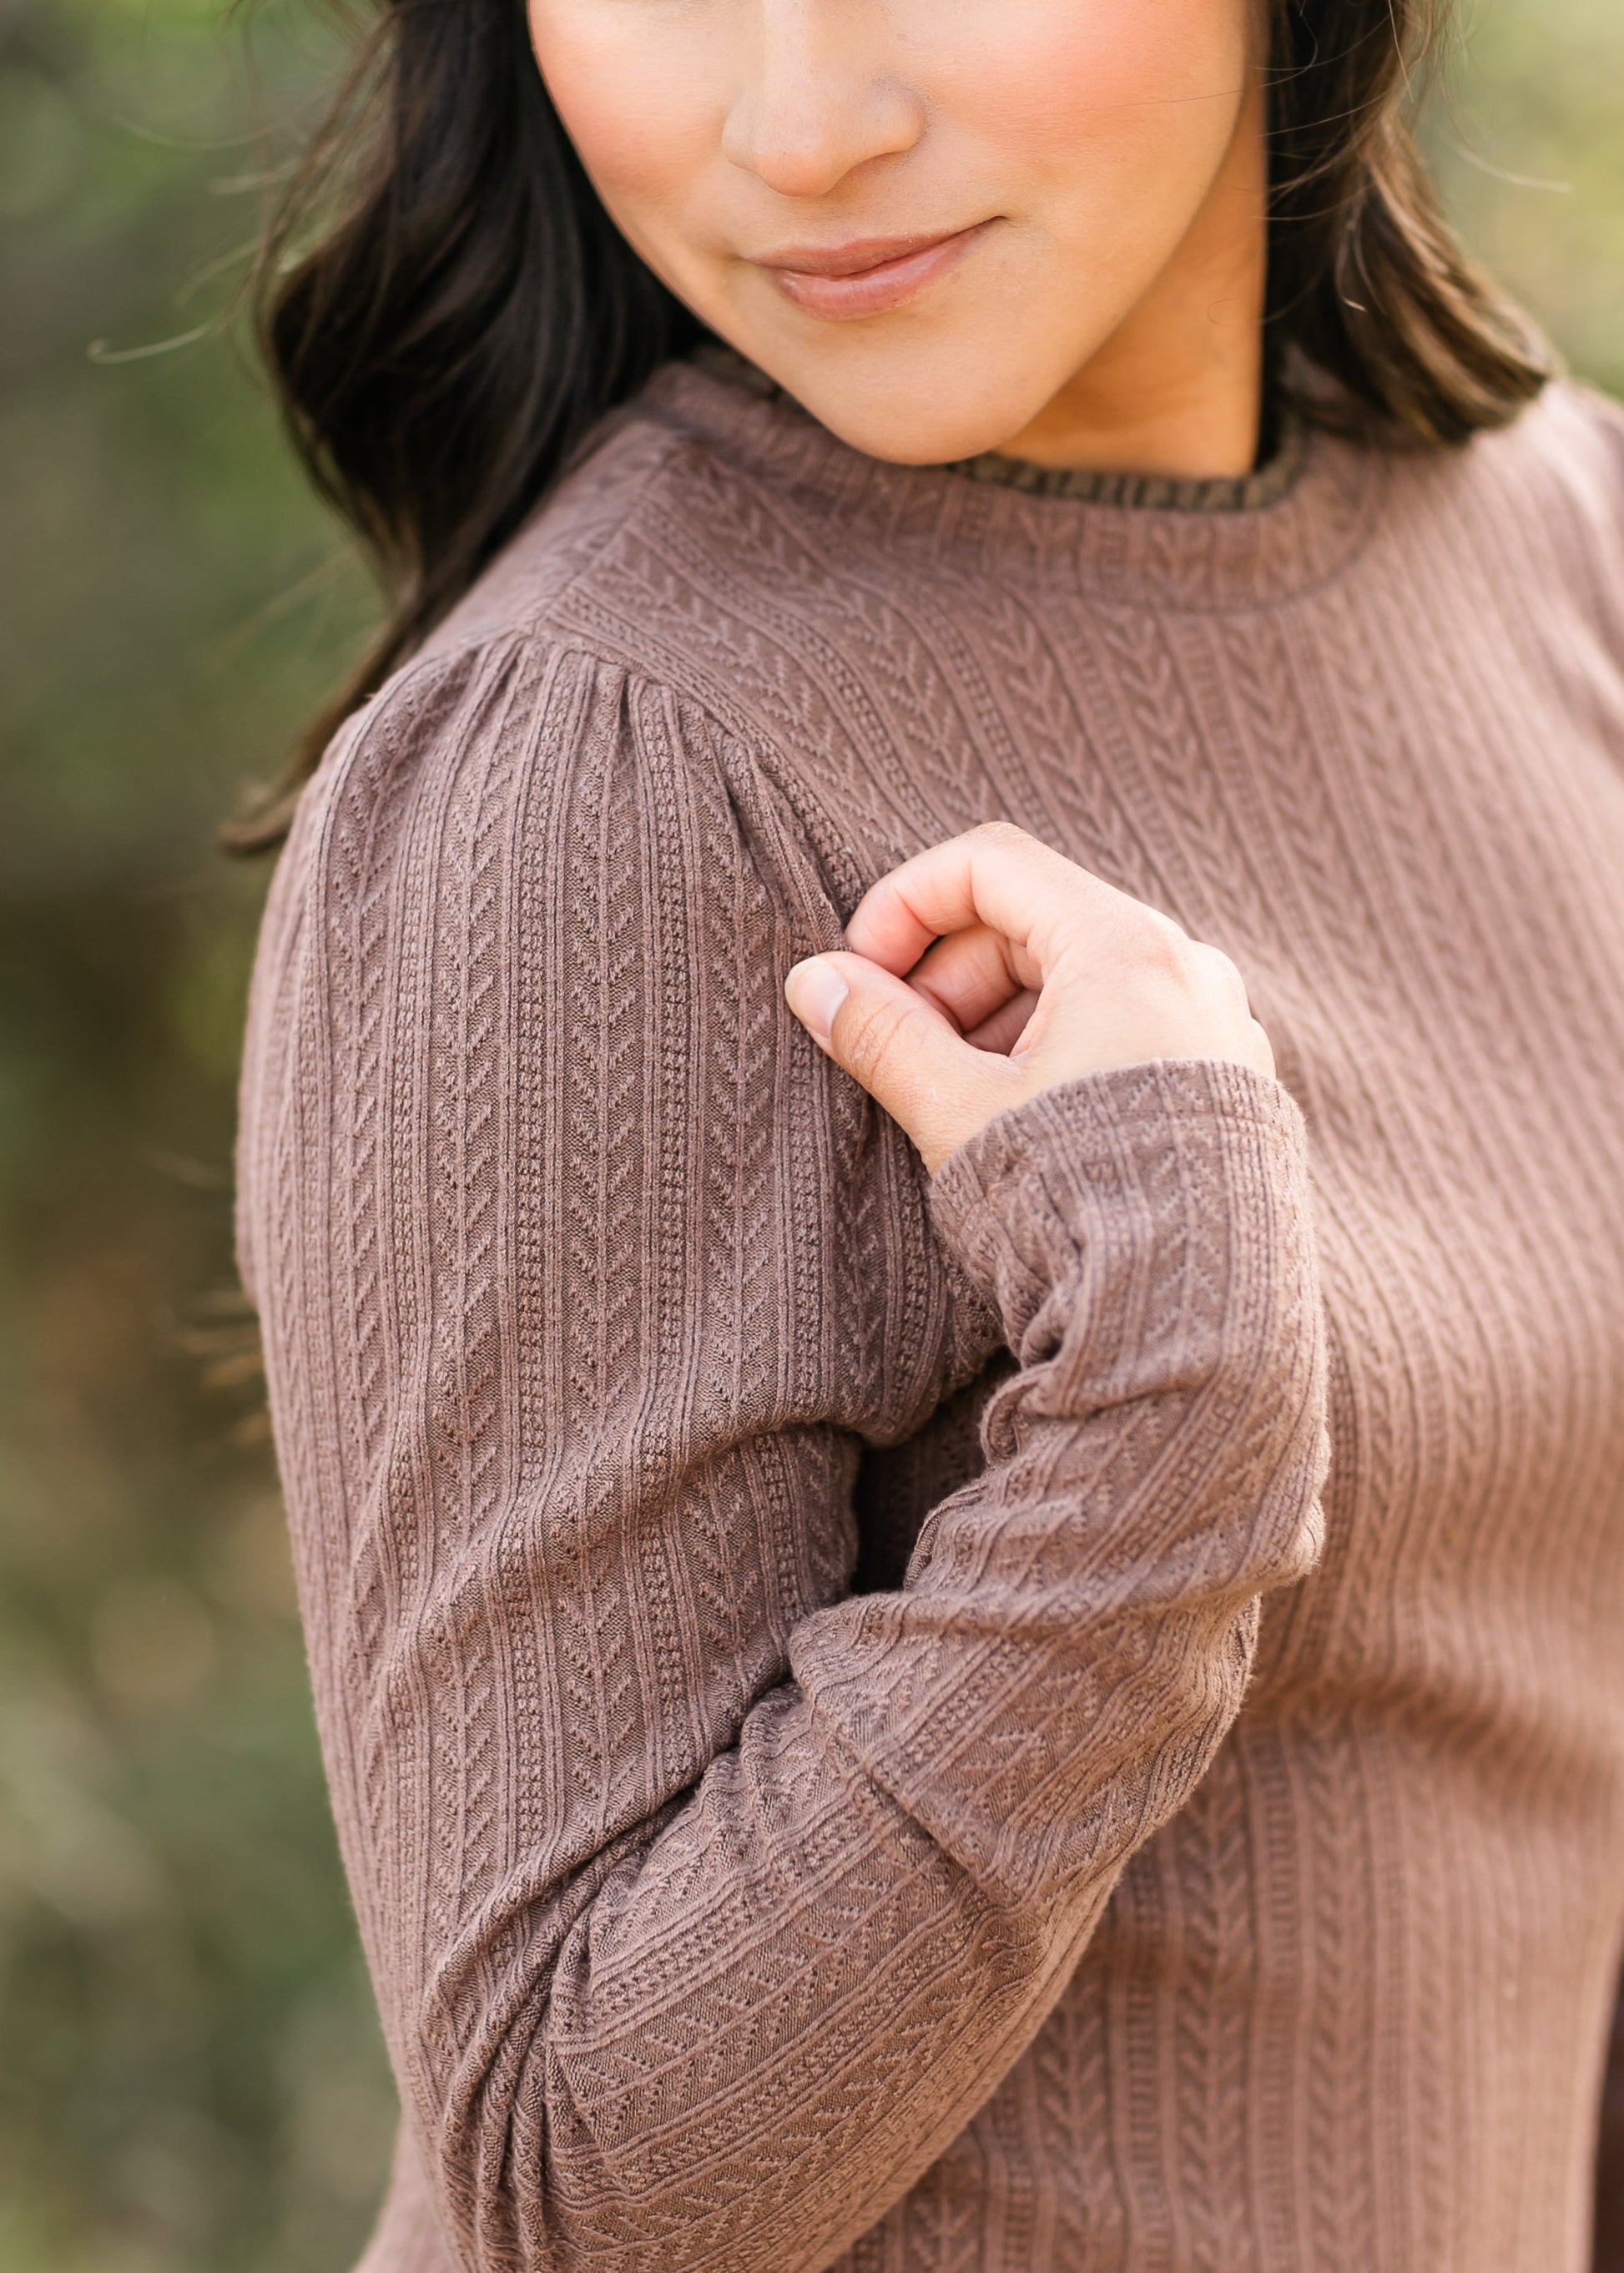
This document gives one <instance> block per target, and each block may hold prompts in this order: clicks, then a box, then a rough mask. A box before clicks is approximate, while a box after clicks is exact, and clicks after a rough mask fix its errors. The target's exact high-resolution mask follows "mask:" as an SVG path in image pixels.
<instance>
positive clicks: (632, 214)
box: [530, 0, 725, 225]
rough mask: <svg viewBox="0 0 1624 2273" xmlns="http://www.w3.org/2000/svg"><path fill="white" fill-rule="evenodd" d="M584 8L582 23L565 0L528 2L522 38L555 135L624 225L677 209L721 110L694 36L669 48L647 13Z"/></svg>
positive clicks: (716, 131) (716, 132) (717, 130)
mask: <svg viewBox="0 0 1624 2273" xmlns="http://www.w3.org/2000/svg"><path fill="white" fill-rule="evenodd" d="M591 12H592V14H593V17H594V18H595V19H596V20H594V21H593V22H590V23H588V22H586V21H583V11H578V10H576V9H575V8H574V7H572V6H570V5H568V4H567V0H566V4H551V0H535V4H533V5H532V7H531V10H530V37H531V41H532V44H533V46H534V48H535V50H536V60H537V63H538V65H539V67H540V71H541V75H542V78H543V79H544V81H545V84H546V88H547V92H548V94H550V95H551V96H552V98H553V108H554V109H555V110H556V111H557V112H558V115H559V117H560V120H561V121H562V123H563V126H564V131H565V132H566V133H567V134H568V137H569V139H570V140H571V141H572V142H573V143H574V145H575V149H576V151H577V153H578V154H579V155H580V159H581V162H582V164H583V166H584V167H585V168H586V169H587V172H588V173H589V174H590V176H591V177H592V181H593V183H594V184H595V186H596V187H597V188H598V191H599V193H600V195H602V196H603V198H604V199H605V203H607V204H608V205H609V206H611V208H612V210H613V212H614V213H615V214H616V217H617V219H620V220H621V221H622V225H624V223H625V221H626V220H627V219H628V218H629V219H635V218H636V217H637V216H640V215H641V216H644V217H645V218H648V217H651V216H652V215H653V214H656V213H658V211H660V210H662V209H665V210H669V209H671V208H673V207H680V205H681V204H682V203H683V202H684V191H685V190H686V188H687V185H688V184H689V183H691V181H692V180H693V179H694V178H695V176H696V175H697V174H698V173H699V172H700V171H702V170H703V167H704V164H705V162H706V159H707V157H708V156H709V155H710V154H711V153H713V152H714V150H715V147H716V145H717V143H718V140H719V139H720V134H721V125H722V118H723V116H724V115H725V114H724V113H723V111H722V109H720V107H719V106H718V105H717V104H713V103H712V102H711V101H709V100H708V99H707V94H706V78H707V74H706V72H705V70H704V64H705V62H706V56H705V52H704V43H703V41H696V40H695V39H694V38H693V36H692V35H691V34H688V35H685V36H684V37H683V38H682V39H681V40H680V41H679V42H677V43H676V44H677V48H678V52H676V53H674V54H673V53H670V52H668V51H667V50H668V48H669V47H670V45H671V44H672V43H670V42H663V41H661V40H660V39H659V38H658V34H653V33H651V31H650V21H649V18H648V17H647V15H645V14H642V13H641V12H640V11H631V10H622V9H616V10H614V11H610V21H609V22H608V23H607V24H605V22H604V21H603V15H604V12H605V11H601V10H599V9H594V10H593V11H591ZM634 25H635V27H636V28H637V29H639V30H640V31H641V32H642V34H643V36H642V37H637V38H634V37H632V36H631V33H632V30H633V28H634Z"/></svg>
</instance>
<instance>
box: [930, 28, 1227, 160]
mask: <svg viewBox="0 0 1624 2273" xmlns="http://www.w3.org/2000/svg"><path fill="white" fill-rule="evenodd" d="M1249 10H1250V0H979V4H978V5H977V6H976V7H975V8H974V10H973V11H970V14H969V16H968V19H967V20H966V19H964V18H961V19H959V26H958V30H957V33H956V35H955V37H954V38H953V40H952V41H951V45H950V44H949V43H948V42H947V41H944V40H943V38H942V36H941V32H940V28H939V26H940V11H939V7H937V6H936V5H935V4H934V0H911V6H910V17H911V19H912V20H911V25H910V36H909V37H908V41H907V44H908V46H909V48H910V49H912V50H913V51H914V52H917V53H919V54H920V55H921V56H931V57H932V65H931V79H932V89H931V91H932V93H933V94H934V96H935V97H936V102H937V104H938V105H939V107H940V108H941V109H944V110H947V111H950V112H951V114H952V115H953V116H955V117H956V118H957V119H959V121H960V122H961V123H962V124H964V125H966V127H968V128H970V129H971V130H972V131H974V133H975V134H976V136H977V139H980V140H981V141H982V142H983V143H984V144H988V145H996V146H1001V147H1003V148H1005V149H1007V150H1009V151H1010V152H1011V154H1019V157H1020V159H1021V160H1022V161H1023V163H1024V164H1026V165H1030V166H1033V167H1034V168H1037V169H1047V168H1048V167H1049V165H1051V164H1060V165H1064V164H1067V163H1069V162H1070V161H1072V160H1074V159H1075V158H1076V157H1077V156H1079V154H1086V152H1088V151H1089V150H1096V151H1097V150H1100V149H1101V148H1104V147H1109V146H1112V145H1122V146H1127V147H1132V148H1135V149H1139V150H1143V149H1145V148H1147V146H1152V147H1154V146H1166V147H1169V148H1171V147H1173V146H1176V145H1177V142H1178V141H1179V140H1180V139H1182V138H1183V136H1184V133H1185V131H1186V130H1187V126H1188V124H1189V120H1188V117H1187V113H1188V111H1189V109H1190V106H1191V105H1192V104H1195V105H1199V106H1200V107H1201V108H1202V109H1214V110H1216V111H1222V109H1224V107H1225V106H1226V105H1229V104H1233V103H1238V101H1239V98H1240V94H1241V93H1242V90H1243V87H1244V81H1245V73H1246V65H1247V60H1248V51H1249V32H1248V26H1249V23H1250V13H1249ZM933 15H934V16H935V17H936V24H937V27H938V28H937V31H936V36H935V38H934V39H933V38H932V37H931V35H930V31H929V19H930V18H931V17H932V16H933Z"/></svg>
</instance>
